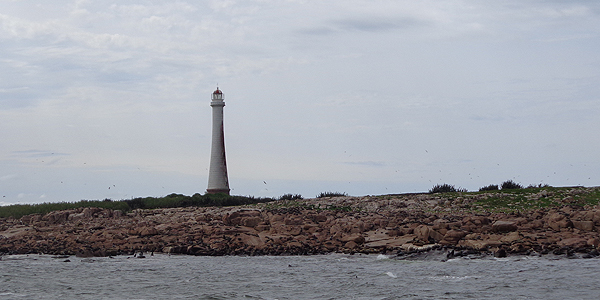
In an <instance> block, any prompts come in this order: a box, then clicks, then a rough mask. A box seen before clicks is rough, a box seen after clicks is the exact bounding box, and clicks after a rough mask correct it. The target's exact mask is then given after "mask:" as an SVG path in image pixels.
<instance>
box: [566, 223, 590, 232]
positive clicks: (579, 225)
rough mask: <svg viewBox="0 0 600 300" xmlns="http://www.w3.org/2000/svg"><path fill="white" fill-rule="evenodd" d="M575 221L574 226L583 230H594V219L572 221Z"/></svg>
mask: <svg viewBox="0 0 600 300" xmlns="http://www.w3.org/2000/svg"><path fill="white" fill-rule="evenodd" d="M571 222H573V227H575V228H577V229H579V230H583V231H594V222H593V221H571Z"/></svg>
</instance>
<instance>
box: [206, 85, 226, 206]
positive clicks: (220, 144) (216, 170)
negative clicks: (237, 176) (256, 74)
mask: <svg viewBox="0 0 600 300" xmlns="http://www.w3.org/2000/svg"><path fill="white" fill-rule="evenodd" d="M210 106H211V107H212V121H213V124H212V148H211V152H210V170H209V171H208V188H207V189H206V192H207V193H208V194H216V193H225V194H227V195H229V180H228V179H227V163H226V160H225V133H224V131H223V107H224V106H225V102H224V101H223V92H221V91H220V90H219V88H218V87H217V90H216V91H214V92H213V94H212V101H211V102H210Z"/></svg>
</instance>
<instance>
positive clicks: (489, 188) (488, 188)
mask: <svg viewBox="0 0 600 300" xmlns="http://www.w3.org/2000/svg"><path fill="white" fill-rule="evenodd" d="M497 190H498V185H497V184H490V185H488V186H484V187H482V188H479V191H480V192H483V191H497Z"/></svg>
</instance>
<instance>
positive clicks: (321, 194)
mask: <svg viewBox="0 0 600 300" xmlns="http://www.w3.org/2000/svg"><path fill="white" fill-rule="evenodd" d="M346 196H348V194H346V193H340V192H324V193H320V194H319V195H317V198H325V197H346Z"/></svg>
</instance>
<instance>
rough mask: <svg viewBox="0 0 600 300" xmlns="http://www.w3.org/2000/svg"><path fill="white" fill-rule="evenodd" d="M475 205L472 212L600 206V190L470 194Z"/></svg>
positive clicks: (514, 190) (564, 188)
mask: <svg viewBox="0 0 600 300" xmlns="http://www.w3.org/2000/svg"><path fill="white" fill-rule="evenodd" d="M469 194H470V195H471V196H473V198H474V199H476V200H475V201H473V202H472V203H470V205H469V208H470V209H471V210H473V211H488V212H511V211H527V210H532V209H539V208H548V207H561V206H563V205H575V206H586V205H589V206H595V205H598V203H599V202H600V188H598V187H596V188H578V187H532V188H520V189H512V190H499V191H482V192H474V193H469Z"/></svg>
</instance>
